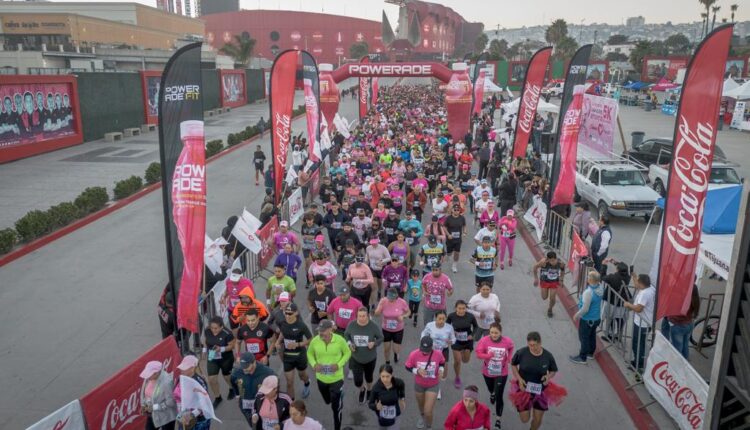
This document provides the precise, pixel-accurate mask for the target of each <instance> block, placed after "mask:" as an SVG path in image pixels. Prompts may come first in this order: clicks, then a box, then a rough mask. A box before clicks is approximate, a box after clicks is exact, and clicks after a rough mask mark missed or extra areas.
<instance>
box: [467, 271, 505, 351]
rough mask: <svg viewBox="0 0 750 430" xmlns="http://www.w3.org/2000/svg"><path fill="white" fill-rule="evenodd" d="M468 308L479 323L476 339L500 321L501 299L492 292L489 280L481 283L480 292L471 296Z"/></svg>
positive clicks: (484, 334)
mask: <svg viewBox="0 0 750 430" xmlns="http://www.w3.org/2000/svg"><path fill="white" fill-rule="evenodd" d="M467 308H468V310H469V312H471V313H472V314H473V315H474V317H475V318H476V319H477V324H478V325H479V329H478V330H477V333H475V334H474V338H475V339H479V338H481V337H482V336H486V335H487V333H488V332H489V330H490V327H491V325H492V324H493V323H495V322H500V299H499V298H498V297H497V294H495V293H493V292H492V285H490V284H489V283H488V282H484V283H481V284H479V292H478V293H477V294H474V295H473V296H471V299H469V304H468V306H467Z"/></svg>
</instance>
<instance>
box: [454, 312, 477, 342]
mask: <svg viewBox="0 0 750 430" xmlns="http://www.w3.org/2000/svg"><path fill="white" fill-rule="evenodd" d="M447 322H448V324H450V325H452V326H453V331H455V332H456V341H458V342H468V341H469V336H471V335H472V334H473V333H474V330H476V329H477V327H478V324H477V319H476V317H474V315H473V314H471V313H469V312H466V313H465V314H464V316H458V314H457V313H455V312H453V313H451V314H450V315H448V320H447Z"/></svg>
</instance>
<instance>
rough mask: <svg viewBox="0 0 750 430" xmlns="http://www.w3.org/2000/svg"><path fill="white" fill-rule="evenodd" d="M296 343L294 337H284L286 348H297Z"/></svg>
mask: <svg viewBox="0 0 750 430" xmlns="http://www.w3.org/2000/svg"><path fill="white" fill-rule="evenodd" d="M296 343H297V342H296V341H294V340H293V339H284V349H295V348H296V345H295V344H296ZM292 345H295V346H294V348H292Z"/></svg>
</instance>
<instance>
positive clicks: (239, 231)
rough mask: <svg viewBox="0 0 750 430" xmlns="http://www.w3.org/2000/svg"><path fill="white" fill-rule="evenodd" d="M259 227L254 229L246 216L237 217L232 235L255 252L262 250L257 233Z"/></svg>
mask: <svg viewBox="0 0 750 430" xmlns="http://www.w3.org/2000/svg"><path fill="white" fill-rule="evenodd" d="M256 231H257V229H255V230H253V229H252V228H250V226H248V225H247V222H246V221H245V219H244V218H239V219H237V224H235V225H234V228H233V229H232V236H234V237H236V238H237V240H238V241H239V242H240V243H241V244H243V245H244V246H245V248H247V250H248V251H250V252H252V253H253V254H257V253H259V252H260V250H261V248H262V244H261V243H260V239H259V238H258V236H256V235H255V232H256Z"/></svg>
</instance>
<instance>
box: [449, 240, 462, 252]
mask: <svg viewBox="0 0 750 430" xmlns="http://www.w3.org/2000/svg"><path fill="white" fill-rule="evenodd" d="M454 251H455V252H461V239H449V240H447V241H445V252H446V254H450V253H452V252H454Z"/></svg>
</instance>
